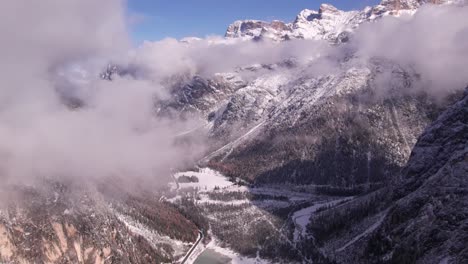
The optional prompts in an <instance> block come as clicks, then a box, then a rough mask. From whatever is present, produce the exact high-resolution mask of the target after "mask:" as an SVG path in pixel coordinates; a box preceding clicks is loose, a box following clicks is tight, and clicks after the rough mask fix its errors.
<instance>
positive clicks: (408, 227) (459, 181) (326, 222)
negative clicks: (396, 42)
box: [302, 91, 468, 263]
mask: <svg viewBox="0 0 468 264" xmlns="http://www.w3.org/2000/svg"><path fill="white" fill-rule="evenodd" d="M467 92H468V91H467ZM467 103H468V93H465V96H464V98H462V99H461V100H460V101H458V102H456V103H455V104H453V105H452V106H451V107H449V108H448V109H447V110H446V111H444V112H443V113H442V114H441V115H440V116H439V118H437V120H436V121H434V122H433V123H432V124H431V125H429V126H428V127H427V128H426V129H425V130H424V132H423V133H422V135H421V136H420V137H419V139H418V140H417V143H416V145H415V146H414V148H413V150H412V153H411V157H410V158H409V161H408V163H407V164H406V165H405V166H404V168H403V170H402V171H401V173H398V174H396V177H395V178H394V180H393V181H392V183H390V184H388V185H387V186H385V187H383V188H381V189H379V190H377V191H375V192H371V193H369V194H367V195H363V196H359V197H358V198H356V199H354V200H352V201H351V202H348V203H347V204H345V205H343V206H337V207H335V208H333V207H332V208H330V209H328V210H324V211H323V212H321V213H319V214H318V215H314V216H311V218H310V222H309V224H308V226H307V230H308V234H309V238H308V239H305V240H304V241H303V242H302V243H303V247H305V248H306V249H305V251H306V252H308V251H311V250H312V249H313V248H316V247H318V248H321V250H322V252H324V254H325V255H326V256H328V257H329V259H330V261H334V262H337V263H465V262H466V260H467V259H468V257H467V247H466V241H467V238H468V230H467V228H466V227H467V221H466V214H467V212H466V210H465V208H466V198H467V197H466V196H467V192H466V188H467V176H468V173H467V172H468V161H467V154H468V152H467V151H468V149H467V146H468V136H467V135H468V134H467V132H468V131H467V129H468V120H467V116H468V115H467V111H468V104H467ZM311 238H313V239H311Z"/></svg>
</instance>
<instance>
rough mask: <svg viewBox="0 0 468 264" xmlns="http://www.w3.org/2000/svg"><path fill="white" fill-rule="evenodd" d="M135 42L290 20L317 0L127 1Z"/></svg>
mask: <svg viewBox="0 0 468 264" xmlns="http://www.w3.org/2000/svg"><path fill="white" fill-rule="evenodd" d="M127 1H128V11H129V14H130V16H131V20H132V29H131V30H132V38H133V41H134V43H135V44H139V43H141V42H142V41H143V40H160V39H163V38H166V37H172V38H177V39H180V38H183V37H187V36H195V37H205V36H207V35H224V32H225V30H226V28H227V26H228V25H229V24H230V23H232V22H233V21H235V20H239V19H260V20H267V21H270V20H273V19H278V20H283V21H287V22H289V21H292V20H294V18H295V16H296V15H297V14H298V13H299V12H300V11H301V10H302V9H305V8H308V9H318V7H319V6H320V4H321V3H322V1H318V0H127ZM325 1H326V0H325ZM379 2H380V0H328V1H326V3H330V4H332V5H334V6H336V7H337V8H339V9H342V10H352V9H361V8H363V7H365V6H367V5H375V4H377V3H379Z"/></svg>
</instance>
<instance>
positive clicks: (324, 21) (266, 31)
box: [225, 0, 460, 43]
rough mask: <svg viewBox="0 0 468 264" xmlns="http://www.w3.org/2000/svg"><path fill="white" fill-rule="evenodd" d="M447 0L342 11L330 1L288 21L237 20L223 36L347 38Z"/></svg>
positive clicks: (389, 1) (410, 0)
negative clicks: (359, 29) (360, 29)
mask: <svg viewBox="0 0 468 264" xmlns="http://www.w3.org/2000/svg"><path fill="white" fill-rule="evenodd" d="M455 2H460V1H450V0H430V1H429V0H383V1H382V2H381V3H380V4H379V5H377V6H374V7H366V8H365V9H363V10H361V11H342V10H338V9H337V8H336V7H334V6H332V5H330V4H322V5H321V6H320V8H319V10H310V9H304V10H302V11H301V12H300V13H299V14H298V15H297V16H296V18H295V20H294V21H293V22H291V23H286V22H283V21H278V20H275V21H272V22H266V21H260V20H238V21H235V22H234V23H232V24H231V25H229V27H228V28H227V31H226V34H225V36H226V37H227V38H246V39H249V38H253V39H261V38H269V39H273V40H277V41H280V40H288V39H314V40H319V39H324V40H328V41H330V42H332V43H336V42H338V43H339V42H344V41H347V33H349V32H352V31H353V30H354V29H356V28H357V27H358V26H359V25H360V24H362V23H364V22H369V21H374V20H376V19H379V18H381V17H384V16H389V15H390V16H401V15H403V14H409V15H411V14H414V13H415V12H416V10H417V9H418V8H419V7H420V6H422V5H424V4H438V5H439V4H453V3H455Z"/></svg>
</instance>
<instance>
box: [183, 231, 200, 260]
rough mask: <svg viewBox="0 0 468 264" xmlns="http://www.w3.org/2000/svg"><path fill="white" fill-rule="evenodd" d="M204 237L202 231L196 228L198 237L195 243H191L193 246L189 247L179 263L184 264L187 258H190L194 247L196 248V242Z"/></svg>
mask: <svg viewBox="0 0 468 264" xmlns="http://www.w3.org/2000/svg"><path fill="white" fill-rule="evenodd" d="M204 237H205V236H204V235H203V232H202V231H201V230H198V239H197V241H196V242H195V244H193V246H192V247H191V248H190V250H189V251H188V252H187V254H186V255H185V257H184V259H183V260H182V262H181V264H185V263H186V262H187V260H188V259H189V258H190V256H191V255H192V253H193V251H194V250H195V248H197V246H198V244H200V242H201V241H202V240H203V238H204Z"/></svg>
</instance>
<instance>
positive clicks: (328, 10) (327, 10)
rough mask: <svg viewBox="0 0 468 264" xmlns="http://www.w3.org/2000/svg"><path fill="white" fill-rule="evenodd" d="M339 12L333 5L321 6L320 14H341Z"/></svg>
mask: <svg viewBox="0 0 468 264" xmlns="http://www.w3.org/2000/svg"><path fill="white" fill-rule="evenodd" d="M339 12H340V10H338V8H336V7H334V6H333V5H331V4H321V5H320V8H319V13H320V14H323V13H332V14H336V13H339Z"/></svg>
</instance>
